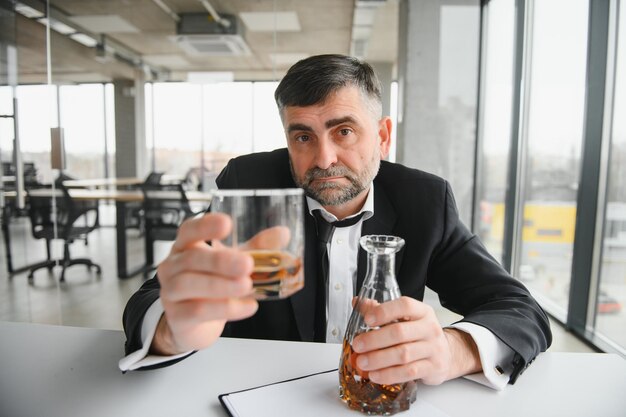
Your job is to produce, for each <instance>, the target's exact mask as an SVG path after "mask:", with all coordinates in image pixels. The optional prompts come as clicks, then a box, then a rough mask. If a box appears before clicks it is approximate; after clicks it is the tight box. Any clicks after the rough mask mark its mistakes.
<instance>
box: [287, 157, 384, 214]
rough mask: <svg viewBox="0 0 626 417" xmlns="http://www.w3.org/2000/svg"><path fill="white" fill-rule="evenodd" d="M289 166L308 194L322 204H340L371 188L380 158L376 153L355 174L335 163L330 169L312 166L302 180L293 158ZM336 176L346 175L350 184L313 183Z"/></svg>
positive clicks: (294, 177)
mask: <svg viewBox="0 0 626 417" xmlns="http://www.w3.org/2000/svg"><path fill="white" fill-rule="evenodd" d="M289 167H290V168H291V176H292V177H293V180H294V181H295V183H296V185H297V186H298V187H300V188H302V189H303V190H304V192H305V194H306V195H307V196H309V197H311V198H312V199H314V200H315V201H317V202H318V203H320V204H321V205H322V206H338V205H341V204H345V203H347V202H349V201H351V200H352V199H353V198H355V197H356V196H358V195H359V194H361V192H363V191H364V190H365V189H367V188H369V186H370V184H371V183H372V181H373V180H374V177H376V175H377V174H378V169H379V168H380V158H379V157H378V156H377V155H374V160H373V161H372V162H371V164H370V165H369V166H367V167H366V168H365V169H364V170H363V172H361V173H360V174H355V173H354V172H353V171H351V170H350V169H348V168H347V167H345V166H343V165H334V166H331V167H330V168H328V169H321V168H311V169H309V170H308V171H307V172H306V173H305V174H304V178H303V179H302V180H300V179H299V178H298V177H297V176H296V174H295V172H294V170H293V165H292V164H291V159H290V160H289ZM336 176H342V177H345V178H346V179H347V180H348V181H349V182H350V184H349V185H347V186H344V185H339V184H335V183H333V182H323V183H316V185H315V186H313V185H312V183H313V181H314V180H315V179H318V178H326V177H336Z"/></svg>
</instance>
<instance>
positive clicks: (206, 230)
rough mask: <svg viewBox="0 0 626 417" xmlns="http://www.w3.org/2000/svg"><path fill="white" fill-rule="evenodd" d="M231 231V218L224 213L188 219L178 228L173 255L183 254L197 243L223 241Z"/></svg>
mask: <svg viewBox="0 0 626 417" xmlns="http://www.w3.org/2000/svg"><path fill="white" fill-rule="evenodd" d="M231 229H232V222H231V220H230V217H228V216H227V215H226V214H223V213H207V214H205V215H204V216H201V217H197V218H192V219H188V220H186V221H184V222H183V224H181V225H180V227H179V228H178V234H177V236H176V241H175V242H174V245H173V246H172V253H176V252H181V251H183V250H185V249H186V248H187V247H188V246H189V245H191V244H193V243H196V242H205V241H207V240H213V239H223V238H225V237H226V236H227V235H228V233H230V231H231Z"/></svg>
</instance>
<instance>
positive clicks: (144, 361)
mask: <svg viewBox="0 0 626 417" xmlns="http://www.w3.org/2000/svg"><path fill="white" fill-rule="evenodd" d="M163 311H164V310H163V304H161V299H160V298H157V300H156V301H155V302H154V303H152V305H151V306H150V308H148V311H146V315H145V316H144V317H143V322H142V323H141V342H142V345H141V349H139V350H136V351H135V352H132V353H130V354H128V355H127V356H125V357H123V358H122V359H120V361H119V363H118V366H119V368H120V370H122V371H133V370H135V369H139V368H143V367H144V366H151V365H156V364H159V363H163V362H168V361H171V360H173V359H177V358H180V357H183V356H186V355H189V354H190V353H191V352H192V351H189V352H185V353H179V354H178V355H173V356H158V355H148V350H150V345H151V344H152V339H153V338H154V333H156V329H157V325H158V324H159V320H160V319H161V316H162V315H163Z"/></svg>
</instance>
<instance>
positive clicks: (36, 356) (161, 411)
mask: <svg viewBox="0 0 626 417" xmlns="http://www.w3.org/2000/svg"><path fill="white" fill-rule="evenodd" d="M123 342H124V335H123V334H122V333H121V332H119V331H111V330H95V329H84V328H72V327H59V326H48V325H36V324H23V323H0V361H1V362H0V364H1V365H0V416H11V417H22V416H24V417H33V416H47V417H56V416H63V417H71V416H90V417H97V416H116V417H122V416H133V417H135V416H150V417H158V416H185V417H193V416H225V415H226V413H225V412H224V411H223V410H222V408H221V406H220V404H219V401H218V398H217V396H218V394H221V393H225V392H231V391H237V390H241V389H245V388H249V387H253V386H258V385H261V384H266V383H271V382H276V381H281V380H285V379H289V378H293V377H297V376H301V375H305V374H309V373H314V372H318V371H324V370H328V369H332V368H335V367H337V365H338V360H339V345H332V344H316V343H293V342H274V341H262V340H243V339H220V340H219V341H218V342H217V343H216V345H214V346H213V347H211V348H209V349H208V350H204V351H202V352H199V353H197V354H195V355H193V356H191V357H189V358H187V359H185V360H184V361H182V362H180V363H178V364H176V365H173V366H171V367H168V368H163V369H159V370H153V371H135V372H129V373H127V374H122V373H121V372H120V371H119V370H118V368H117V361H118V359H119V358H120V357H121V356H122V355H123ZM418 395H419V396H421V397H422V398H424V400H426V401H428V402H429V403H430V404H432V405H434V406H435V407H437V408H439V409H440V410H442V411H443V412H445V413H447V414H449V415H450V416H481V417H490V416H494V417H496V416H497V417H501V416H507V417H515V416H520V417H522V416H523V417H534V416H541V417H543V416H550V417H554V416H567V417H576V416H581V417H582V416H585V417H591V416H602V417H613V416H615V417H617V416H620V417H623V416H625V415H626V361H625V360H624V359H622V358H620V357H618V356H616V355H609V354H588V353H545V354H543V355H541V356H540V357H539V358H537V360H536V361H535V362H534V363H533V364H532V366H531V367H529V368H528V370H527V371H526V372H525V373H524V375H522V376H521V377H520V379H519V380H518V382H517V383H516V384H515V385H512V386H509V387H507V389H506V390H505V391H502V392H497V391H493V390H491V389H489V388H485V387H483V386H481V385H478V384H476V383H474V382H471V381H468V380H464V379H458V380H454V381H449V382H446V383H444V384H442V385H440V386H436V387H427V386H420V387H419V391H418ZM360 415H361V414H359V413H357V412H354V416H355V417H358V416H360ZM400 416H402V414H400ZM329 417H330V416H329Z"/></svg>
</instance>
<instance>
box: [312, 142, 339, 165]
mask: <svg viewBox="0 0 626 417" xmlns="http://www.w3.org/2000/svg"><path fill="white" fill-rule="evenodd" d="M315 162H316V165H317V166H318V167H319V168H321V169H328V168H330V167H331V166H332V165H334V164H336V163H337V149H336V148H335V144H334V143H332V141H329V140H325V139H322V140H320V141H319V142H318V147H317V153H316V160H315Z"/></svg>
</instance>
